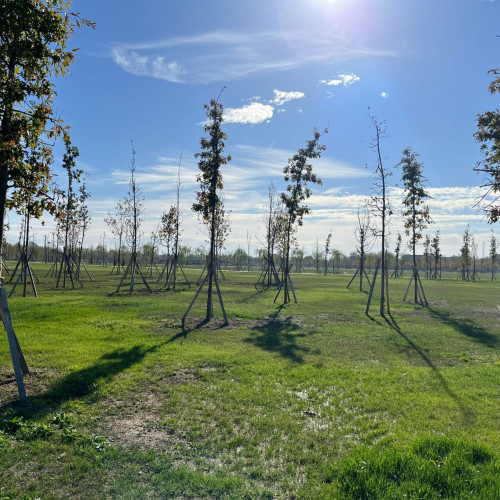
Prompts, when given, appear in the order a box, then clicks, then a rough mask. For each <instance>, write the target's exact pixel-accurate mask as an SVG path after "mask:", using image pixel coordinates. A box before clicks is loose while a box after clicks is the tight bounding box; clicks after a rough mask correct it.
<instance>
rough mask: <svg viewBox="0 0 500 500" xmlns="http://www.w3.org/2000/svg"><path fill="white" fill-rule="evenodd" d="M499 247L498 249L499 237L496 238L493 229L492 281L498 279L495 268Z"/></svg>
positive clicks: (491, 241)
mask: <svg viewBox="0 0 500 500" xmlns="http://www.w3.org/2000/svg"><path fill="white" fill-rule="evenodd" d="M497 249H498V243H497V239H496V238H495V233H494V232H493V231H491V239H490V266H491V281H494V280H496V277H495V270H496V265H497V257H498V254H497Z"/></svg>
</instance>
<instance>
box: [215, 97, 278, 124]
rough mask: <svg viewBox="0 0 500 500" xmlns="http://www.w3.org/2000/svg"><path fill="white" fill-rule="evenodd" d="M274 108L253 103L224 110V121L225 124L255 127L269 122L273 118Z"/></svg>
mask: <svg viewBox="0 0 500 500" xmlns="http://www.w3.org/2000/svg"><path fill="white" fill-rule="evenodd" d="M273 113H274V108H273V107H272V106H270V105H269V104H262V103H260V102H253V103H252V104H247V105H246V106H243V107H242V108H226V110H225V111H224V121H225V122H226V123H251V124H252V125H256V124H258V123H263V122H265V121H267V120H270V119H271V118H272V117H273Z"/></svg>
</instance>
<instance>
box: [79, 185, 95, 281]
mask: <svg viewBox="0 0 500 500" xmlns="http://www.w3.org/2000/svg"><path fill="white" fill-rule="evenodd" d="M79 191H80V196H79V199H78V213H77V219H78V222H79V238H80V248H79V250H78V263H77V267H76V273H77V274H76V276H77V278H78V279H79V278H80V269H81V266H82V265H83V267H84V268H85V271H86V272H87V275H88V277H89V278H90V281H92V276H90V273H89V271H88V269H87V268H86V267H85V263H84V262H83V259H82V257H83V241H84V239H85V234H86V232H87V229H88V227H89V226H90V222H91V220H92V217H91V215H90V210H89V207H88V205H87V199H88V198H89V197H90V193H89V192H88V191H87V184H86V182H85V179H83V180H82V183H81V185H80V188H79Z"/></svg>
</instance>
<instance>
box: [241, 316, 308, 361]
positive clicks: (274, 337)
mask: <svg viewBox="0 0 500 500" xmlns="http://www.w3.org/2000/svg"><path fill="white" fill-rule="evenodd" d="M281 308H282V307H279V308H278V311H277V312H276V313H275V314H273V315H272V316H271V317H270V318H269V320H268V321H267V322H266V323H264V324H262V325H259V326H256V327H254V328H252V334H251V337H247V338H246V339H243V340H244V342H248V343H250V344H253V345H255V346H256V347H260V348H261V349H263V350H264V351H269V352H277V353H278V354H280V355H281V356H283V357H284V358H286V359H289V360H290V361H294V362H295V363H303V362H304V358H303V357H302V355H301V353H307V352H309V349H308V348H307V347H301V346H299V345H297V339H298V338H299V337H305V336H306V334H305V333H297V331H298V330H299V326H298V325H297V324H295V323H294V322H293V318H292V317H291V316H288V317H286V318H283V319H279V318H278V314H279V312H280V310H281Z"/></svg>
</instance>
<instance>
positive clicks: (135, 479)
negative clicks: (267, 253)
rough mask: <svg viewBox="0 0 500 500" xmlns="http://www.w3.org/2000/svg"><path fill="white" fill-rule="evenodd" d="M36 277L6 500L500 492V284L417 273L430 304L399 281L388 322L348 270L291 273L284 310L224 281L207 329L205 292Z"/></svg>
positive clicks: (6, 373) (16, 309)
mask: <svg viewBox="0 0 500 500" xmlns="http://www.w3.org/2000/svg"><path fill="white" fill-rule="evenodd" d="M35 269H36V270H37V271H38V275H39V276H40V277H41V279H42V280H43V281H46V282H47V283H46V284H40V285H39V293H40V297H39V298H35V297H33V296H30V297H26V298H23V297H21V294H20V291H21V290H18V291H16V293H15V294H14V295H13V297H12V298H11V299H10V300H9V303H10V308H11V313H12V317H13V322H14V327H15V330H16V333H17V336H18V338H19V342H20V344H21V346H22V348H23V351H24V354H25V357H26V359H27V362H28V365H29V367H30V369H31V374H30V375H28V376H27V378H26V389H27V393H28V396H29V400H28V402H27V403H26V404H23V405H21V404H19V403H17V402H16V398H17V389H16V385H15V383H12V381H13V376H12V375H13V374H12V366H11V361H10V354H9V351H8V344H7V339H6V337H5V334H4V337H3V339H4V340H3V341H2V342H1V343H0V384H1V385H0V498H2V499H4V498H9V499H14V498H19V499H23V498H24V499H30V498H31V499H34V498H41V499H50V498H85V499H88V498H141V499H142V498H212V497H214V498H384V499H385V498H394V499H399V498H426V499H427V498H473V499H476V498H484V499H495V498H500V457H499V453H498V451H497V450H499V449H500V394H499V386H500V357H499V356H498V352H499V347H500V328H499V319H500V283H492V282H489V281H487V280H481V281H479V282H475V283H464V282H459V281H456V280H455V279H454V278H453V279H449V280H443V281H424V286H425V290H426V293H427V297H428V299H429V304H430V307H429V308H428V309H424V308H421V307H418V306H415V305H412V304H407V303H403V302H402V297H403V295H404V291H405V288H406V286H407V284H408V280H407V279H398V280H391V281H390V289H391V309H392V317H390V318H382V317H380V316H379V315H378V314H375V312H376V311H377V310H378V308H377V307H376V305H375V307H374V308H373V309H372V311H373V312H374V314H373V316H366V315H365V313H364V311H365V306H366V300H367V294H366V293H361V292H359V291H357V290H356V287H355V286H354V284H353V286H352V287H351V288H350V289H347V288H346V285H347V283H348V281H349V279H350V276H348V275H335V276H318V275H294V276H293V279H294V284H295V286H296V289H297V296H298V300H299V303H298V304H293V303H292V304H290V305H287V306H285V307H282V306H277V305H276V304H273V299H274V295H275V291H273V290H270V291H257V290H256V289H255V288H254V283H255V281H256V279H257V274H256V273H235V272H225V276H226V279H225V280H224V281H223V282H222V291H223V296H224V301H225V306H226V309H227V313H228V316H229V320H230V326H229V327H221V326H220V325H221V323H222V322H221V321H216V322H215V324H214V325H210V326H203V327H198V328H195V326H196V325H197V323H198V322H199V321H201V319H202V318H203V316H204V310H203V306H204V301H203V297H201V299H200V300H199V301H198V302H197V305H196V307H195V308H193V310H192V314H191V316H190V317H189V318H188V320H187V324H186V329H185V330H183V329H182V328H181V316H182V314H183V313H184V311H185V309H186V308H187V305H188V304H189V301H190V300H191V298H192V297H193V295H194V291H195V289H194V288H191V289H188V288H187V287H180V291H177V292H174V293H167V292H165V291H162V290H161V289H160V286H159V285H155V288H156V291H155V293H153V294H149V293H145V292H144V291H142V289H141V287H140V286H138V288H137V290H138V292H137V293H134V294H133V295H127V294H125V293H120V294H112V292H113V291H114V290H115V289H116V285H117V283H118V279H117V277H116V276H112V275H110V274H109V272H110V270H109V268H108V269H106V268H94V269H92V270H91V272H92V275H93V278H94V281H93V282H92V283H91V282H89V281H86V282H85V284H84V287H83V288H77V289H75V290H71V289H66V290H61V289H55V288H54V286H53V283H51V281H53V280H50V279H48V278H46V279H43V276H44V274H45V273H46V270H44V269H43V268H42V267H35ZM198 274H199V271H194V270H193V271H190V276H192V277H193V278H194V277H195V276H196V277H197V276H198ZM152 281H154V280H152ZM375 300H377V297H375ZM219 313H220V311H219V310H216V314H219ZM219 316H220V314H219Z"/></svg>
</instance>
